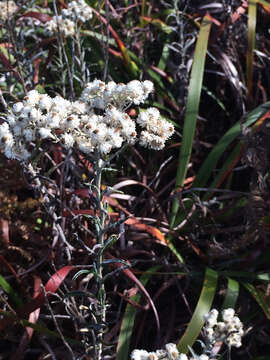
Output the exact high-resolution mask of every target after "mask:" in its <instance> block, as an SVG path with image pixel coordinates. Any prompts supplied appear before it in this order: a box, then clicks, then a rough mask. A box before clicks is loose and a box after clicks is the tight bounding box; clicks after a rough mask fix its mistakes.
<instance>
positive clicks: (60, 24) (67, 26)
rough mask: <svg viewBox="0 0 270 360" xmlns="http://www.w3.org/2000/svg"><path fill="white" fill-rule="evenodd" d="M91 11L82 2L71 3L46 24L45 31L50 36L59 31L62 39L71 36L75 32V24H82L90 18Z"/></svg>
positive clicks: (78, 0)
mask: <svg viewBox="0 0 270 360" xmlns="http://www.w3.org/2000/svg"><path fill="white" fill-rule="evenodd" d="M92 16H93V14H92V10H91V8H90V7H89V6H88V5H87V4H86V2H85V1H84V0H77V1H71V2H70V3H69V4H68V8H67V9H62V11H61V14H60V15H58V16H54V17H53V18H52V19H51V20H50V21H49V22H47V24H46V31H47V32H48V33H49V34H50V35H52V34H55V33H57V32H58V31H60V32H61V33H62V34H63V36H64V37H67V36H72V35H74V34H75V31H76V22H77V21H80V22H82V23H84V22H86V21H88V20H90V19H91V18H92Z"/></svg>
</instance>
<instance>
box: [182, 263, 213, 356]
mask: <svg viewBox="0 0 270 360" xmlns="http://www.w3.org/2000/svg"><path fill="white" fill-rule="evenodd" d="M217 280H218V274H217V272H216V271H214V270H212V269H210V268H206V271H205V277H204V282H203V287H202V291H201V295H200V298H199V301H198V303H197V306H196V309H195V311H194V314H193V316H192V318H191V320H190V323H189V324H188V327H187V329H186V331H185V333H184V335H183V336H182V338H181V339H180V341H179V343H178V345H177V348H178V350H179V352H180V353H184V354H186V353H187V352H188V347H189V346H190V347H192V345H193V344H194V342H195V341H196V339H197V337H198V336H199V334H200V331H201V329H202V327H203V324H204V315H205V314H207V313H208V312H209V311H210V309H211V306H212V303H213V299H214V296H215V293H216V288H217Z"/></svg>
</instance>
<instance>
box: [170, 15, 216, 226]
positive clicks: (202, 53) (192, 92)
mask: <svg viewBox="0 0 270 360" xmlns="http://www.w3.org/2000/svg"><path fill="white" fill-rule="evenodd" d="M210 29H211V19H210V17H209V16H208V15H206V16H204V18H203V20H202V24H201V27H200V31H199V35H198V39H197V43H196V48H195V55H194V60H193V65H192V70H191V78H190V84H189V91H188V100H187V110H186V116H185V121H184V130H183V140H182V146H181V149H180V154H179V162H178V169H177V173H176V184H175V186H176V188H178V187H182V186H183V185H184V181H185V177H186V173H187V168H188V163H189V160H190V156H191V151H192V144H193V139H194V134H195V128H196V124H197V118H198V111H199V103H200V97H201V90H202V82H203V74H204V65H205V58H206V51H207V45H208V38H209V33H210ZM178 209H179V202H178V200H177V199H175V200H174V201H173V206H172V214H171V219H170V227H171V228H173V227H174V225H175V219H176V215H177V212H178Z"/></svg>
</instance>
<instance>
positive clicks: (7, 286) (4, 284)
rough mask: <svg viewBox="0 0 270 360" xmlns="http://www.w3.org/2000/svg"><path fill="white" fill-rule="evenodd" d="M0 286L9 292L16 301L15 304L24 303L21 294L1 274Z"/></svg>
mask: <svg viewBox="0 0 270 360" xmlns="http://www.w3.org/2000/svg"><path fill="white" fill-rule="evenodd" d="M0 286H1V287H2V289H3V290H4V291H5V292H6V293H7V294H8V296H9V297H10V299H11V300H12V301H13V302H14V304H15V305H17V306H20V305H22V304H23V301H22V300H21V299H20V297H19V295H18V294H17V293H16V291H15V290H14V289H13V288H12V286H11V285H10V284H9V283H8V282H7V281H6V280H5V278H4V277H3V276H2V275H0Z"/></svg>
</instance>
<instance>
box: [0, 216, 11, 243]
mask: <svg viewBox="0 0 270 360" xmlns="http://www.w3.org/2000/svg"><path fill="white" fill-rule="evenodd" d="M0 226H1V230H2V239H3V240H4V243H5V245H6V246H9V224H8V221H7V220H5V219H2V218H1V219H0Z"/></svg>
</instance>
